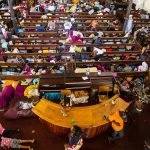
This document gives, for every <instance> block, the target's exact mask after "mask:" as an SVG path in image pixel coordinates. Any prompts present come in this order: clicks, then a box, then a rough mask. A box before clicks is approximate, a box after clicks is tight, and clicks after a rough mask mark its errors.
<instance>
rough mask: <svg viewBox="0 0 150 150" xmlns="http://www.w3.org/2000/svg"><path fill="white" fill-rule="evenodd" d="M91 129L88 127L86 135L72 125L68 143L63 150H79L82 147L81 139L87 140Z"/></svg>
mask: <svg viewBox="0 0 150 150" xmlns="http://www.w3.org/2000/svg"><path fill="white" fill-rule="evenodd" d="M92 127H93V126H90V127H89V130H88V131H87V133H85V132H83V131H82V129H81V128H80V127H79V126H77V125H73V127H72V128H71V133H70V134H69V142H68V144H65V150H79V149H80V148H81V146H82V145H83V138H88V136H89V134H90V132H91V129H92Z"/></svg>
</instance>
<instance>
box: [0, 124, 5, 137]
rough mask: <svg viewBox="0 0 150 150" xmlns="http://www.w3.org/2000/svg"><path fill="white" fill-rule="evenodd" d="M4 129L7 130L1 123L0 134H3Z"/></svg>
mask: <svg viewBox="0 0 150 150" xmlns="http://www.w3.org/2000/svg"><path fill="white" fill-rule="evenodd" d="M4 130H5V129H4V128H3V126H2V125H1V124H0V135H2V134H3V132H4Z"/></svg>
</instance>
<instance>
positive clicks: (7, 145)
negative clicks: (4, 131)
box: [1, 137, 34, 150]
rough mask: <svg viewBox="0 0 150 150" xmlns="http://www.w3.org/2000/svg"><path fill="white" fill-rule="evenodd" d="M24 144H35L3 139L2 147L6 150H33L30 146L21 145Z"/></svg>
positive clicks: (30, 141) (27, 141) (26, 141)
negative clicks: (12, 149)
mask: <svg viewBox="0 0 150 150" xmlns="http://www.w3.org/2000/svg"><path fill="white" fill-rule="evenodd" d="M22 143H34V139H33V140H21V139H14V138H5V137H1V147H2V148H4V149H10V148H17V149H21V148H22V149H28V150H33V148H31V147H30V146H25V145H21V144H22Z"/></svg>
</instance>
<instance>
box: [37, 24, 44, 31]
mask: <svg viewBox="0 0 150 150" xmlns="http://www.w3.org/2000/svg"><path fill="white" fill-rule="evenodd" d="M36 31H37V32H44V31H45V27H44V26H43V25H36Z"/></svg>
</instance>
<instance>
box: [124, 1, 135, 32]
mask: <svg viewBox="0 0 150 150" xmlns="http://www.w3.org/2000/svg"><path fill="white" fill-rule="evenodd" d="M132 4H133V0H130V1H129V4H128V8H127V14H126V17H125V22H124V26H123V31H124V32H125V29H126V26H127V22H128V19H129V15H130V13H131V9H132Z"/></svg>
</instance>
